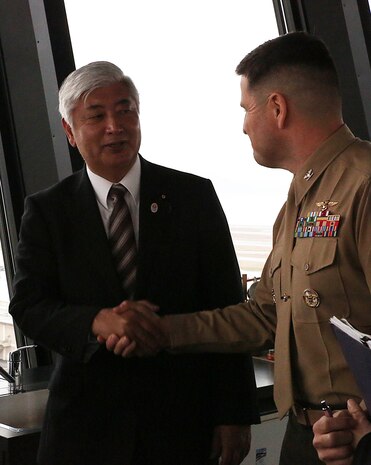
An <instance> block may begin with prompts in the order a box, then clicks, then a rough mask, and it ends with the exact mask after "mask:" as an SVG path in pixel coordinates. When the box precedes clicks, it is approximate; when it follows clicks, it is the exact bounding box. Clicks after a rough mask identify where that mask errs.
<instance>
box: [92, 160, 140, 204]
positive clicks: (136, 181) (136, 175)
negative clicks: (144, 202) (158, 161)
mask: <svg viewBox="0 0 371 465" xmlns="http://www.w3.org/2000/svg"><path fill="white" fill-rule="evenodd" d="M86 171H87V174H88V177H89V180H90V182H91V184H92V186H93V189H94V192H95V195H96V198H97V200H98V202H99V203H100V204H101V205H102V206H103V207H104V208H106V209H108V204H107V196H108V192H109V190H110V189H111V186H112V184H113V183H112V182H111V181H108V180H107V179H105V178H102V176H99V175H97V174H95V173H93V172H92V171H91V170H90V169H89V167H88V166H86ZM140 174H141V164H140V159H139V157H138V156H137V158H136V160H135V163H134V165H133V166H132V167H131V169H130V171H129V172H128V173H127V174H126V175H125V176H124V177H123V178H122V179H121V181H120V182H119V184H122V185H123V186H125V187H126V189H127V190H128V192H129V193H130V194H131V196H132V197H133V199H134V201H135V203H136V205H138V204H139V199H140Z"/></svg>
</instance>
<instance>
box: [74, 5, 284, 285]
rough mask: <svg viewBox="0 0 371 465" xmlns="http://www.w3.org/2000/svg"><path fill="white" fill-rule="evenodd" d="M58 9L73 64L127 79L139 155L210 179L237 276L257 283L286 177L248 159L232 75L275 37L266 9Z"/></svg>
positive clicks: (237, 89)
mask: <svg viewBox="0 0 371 465" xmlns="http://www.w3.org/2000/svg"><path fill="white" fill-rule="evenodd" d="M65 5H66V11H67V16H68V22H69V27H70V34H71V39H72V44H73V49H74V55H75V61H76V66H77V67H79V66H81V65H84V64H86V63H89V62H91V61H96V60H108V61H112V62H114V63H115V64H117V65H118V66H120V67H121V68H122V69H123V71H124V72H125V73H127V74H128V75H129V76H131V77H132V78H133V80H134V82H135V84H136V86H137V87H138V90H139V93H140V97H141V125H142V147H141V154H142V155H143V156H144V157H145V158H147V159H148V160H149V161H152V162H154V163H159V164H163V165H165V166H169V167H172V168H176V169H180V170H183V171H188V172H191V173H195V174H198V175H201V176H205V177H207V178H210V179H211V180H212V182H213V184H214V186H215V189H216V191H217V193H218V196H219V198H220V201H221V203H222V205H223V208H224V210H225V213H226V215H227V218H228V221H229V225H230V228H231V232H232V236H233V239H234V243H235V247H236V252H237V256H238V259H239V263H240V267H241V272H244V273H247V274H248V276H249V277H250V276H251V277H252V276H259V275H260V272H261V269H262V266H263V264H264V262H265V259H266V257H267V255H268V253H269V250H270V248H271V228H272V225H273V222H274V220H275V218H276V215H277V213H278V211H279V209H280V207H281V205H282V204H283V202H284V201H285V199H286V193H287V190H288V184H289V182H290V180H291V175H290V174H288V173H287V172H284V171H282V170H268V169H267V168H263V167H261V166H258V165H257V164H256V162H255V161H254V159H253V156H252V150H251V146H250V142H249V139H248V137H247V136H245V135H244V134H243V133H242V123H243V110H242V109H241V108H240V87H239V82H240V78H239V77H238V76H236V74H235V72H234V70H235V68H236V66H237V64H238V63H239V62H240V60H241V59H242V58H243V57H244V56H245V55H246V54H247V53H248V52H249V51H250V50H251V49H253V48H254V47H256V46H257V45H259V44H260V43H262V42H264V41H265V40H268V39H271V38H273V37H276V36H277V35H278V29H277V24H276V19H275V15H274V9H273V4H272V1H271V0H259V1H255V2H252V1H250V0H234V1H233V2H227V1H221V0H219V1H217V0H203V1H199V0H190V1H188V2H174V1H173V0H156V1H155V2H154V1H153V0H136V1H117V0H104V2H103V1H97V0H89V1H82V0H81V1H76V0H65ZM87 5H88V8H87Z"/></svg>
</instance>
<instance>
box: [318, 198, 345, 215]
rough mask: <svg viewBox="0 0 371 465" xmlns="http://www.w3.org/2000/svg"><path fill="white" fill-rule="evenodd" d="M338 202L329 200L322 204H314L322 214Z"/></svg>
mask: <svg viewBox="0 0 371 465" xmlns="http://www.w3.org/2000/svg"><path fill="white" fill-rule="evenodd" d="M338 203H339V202H332V201H331V200H324V201H323V202H316V205H317V207H320V208H321V211H322V212H324V211H325V210H328V209H329V208H330V207H335V205H337V204H338Z"/></svg>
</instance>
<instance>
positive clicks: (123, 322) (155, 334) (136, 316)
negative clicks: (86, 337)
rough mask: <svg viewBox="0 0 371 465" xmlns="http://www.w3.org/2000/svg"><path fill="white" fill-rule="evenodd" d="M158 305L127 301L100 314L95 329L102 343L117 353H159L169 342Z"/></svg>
mask: <svg viewBox="0 0 371 465" xmlns="http://www.w3.org/2000/svg"><path fill="white" fill-rule="evenodd" d="M157 311H158V306H156V305H154V304H152V303H150V302H148V301H146V300H139V301H130V300H125V301H124V302H122V303H121V304H120V305H118V306H116V307H113V308H103V309H102V310H100V312H99V313H98V314H97V315H96V317H95V319H94V321H93V325H92V332H93V334H94V335H95V336H96V337H97V340H98V342H99V343H100V344H105V345H106V348H107V350H109V351H111V352H114V353H115V354H116V355H121V356H123V357H129V356H132V355H137V356H150V355H155V354H156V353H158V352H159V351H160V350H162V349H164V348H165V347H167V346H168V345H169V343H168V338H167V336H166V332H165V329H164V327H163V325H162V324H161V320H162V319H161V318H160V317H159V316H158V315H157V314H156V312H157Z"/></svg>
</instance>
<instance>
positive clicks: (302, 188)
mask: <svg viewBox="0 0 371 465" xmlns="http://www.w3.org/2000/svg"><path fill="white" fill-rule="evenodd" d="M355 140H356V138H355V137H354V135H353V133H352V132H351V131H350V129H349V128H348V127H347V126H346V125H345V124H344V125H343V126H341V127H340V128H339V129H337V130H336V131H335V132H334V133H333V134H332V135H331V136H330V137H329V138H328V139H327V140H325V142H324V143H323V144H322V145H321V146H320V147H319V148H318V149H317V150H316V151H315V152H314V153H313V154H312V155H311V156H310V157H309V158H308V160H306V162H305V163H304V165H303V166H302V167H301V168H300V170H299V171H298V172H297V173H296V174H295V176H294V179H293V181H292V182H293V187H294V193H295V203H296V205H297V206H298V205H299V204H300V202H301V201H302V200H303V198H304V196H305V195H306V193H307V192H308V191H309V190H310V189H311V187H312V186H313V184H314V183H315V182H316V181H317V179H318V178H319V177H320V176H321V175H322V173H323V172H324V171H325V169H326V168H327V167H328V165H330V163H332V162H333V160H335V158H337V157H338V156H339V155H340V154H341V153H342V152H343V151H344V150H345V149H346V148H347V147H348V146H349V145H350V144H352V143H353V142H355Z"/></svg>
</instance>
